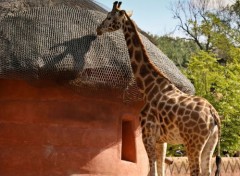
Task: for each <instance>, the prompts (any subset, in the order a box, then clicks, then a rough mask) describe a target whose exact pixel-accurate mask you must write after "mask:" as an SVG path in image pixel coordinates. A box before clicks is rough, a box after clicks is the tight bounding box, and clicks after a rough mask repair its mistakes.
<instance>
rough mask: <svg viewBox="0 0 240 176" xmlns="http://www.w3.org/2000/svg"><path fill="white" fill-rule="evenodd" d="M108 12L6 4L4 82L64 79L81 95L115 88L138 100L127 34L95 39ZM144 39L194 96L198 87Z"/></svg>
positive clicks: (72, 4)
mask: <svg viewBox="0 0 240 176" xmlns="http://www.w3.org/2000/svg"><path fill="white" fill-rule="evenodd" d="M105 13H106V11H105V10H104V8H101V6H99V5H98V4H96V3H95V2H94V1H86V0H68V1H63V0H51V1H50V0H43V1H33V0H32V1H31V0H25V1H17V0H16V1H14V0H5V1H3V2H1V3H0V17H1V19H0V20H1V21H0V78H7V79H25V80H39V79H43V80H44V79H50V80H53V81H54V80H60V79H61V80H64V81H65V83H66V84H68V85H71V86H72V87H74V88H75V89H79V90H81V89H83V88H92V89H95V90H96V89H99V88H102V89H104V88H114V89H119V90H122V92H127V95H129V97H128V98H129V99H132V100H134V99H135V98H138V97H139V92H138V90H137V87H136V84H135V81H134V78H133V73H132V69H131V66H130V61H129V55H128V51H127V46H126V42H125V40H124V36H123V34H122V32H121V31H117V32H114V33H108V34H104V35H103V36H101V37H97V36H96V27H97V25H98V24H99V23H100V22H101V21H102V20H103V19H104V18H105V17H106V14H105ZM140 36H141V38H142V40H143V43H144V46H145V47H146V50H147V53H148V55H149V56H150V59H151V61H152V62H153V63H154V64H155V65H156V66H157V67H158V68H159V69H160V70H161V71H162V72H163V73H164V74H165V75H166V76H167V77H168V78H169V79H170V80H171V81H172V82H173V83H174V84H175V85H176V86H177V87H178V88H179V89H181V90H182V91H184V92H186V93H190V94H193V93H194V87H193V85H192V84H191V83H190V81H189V80H188V79H186V77H185V76H184V75H182V73H181V72H180V71H179V70H178V69H177V67H176V66H175V65H174V63H173V62H172V61H171V60H169V59H168V58H167V57H166V56H165V55H164V54H163V53H162V52H161V51H160V50H159V49H158V48H157V47H156V46H155V45H153V44H152V43H151V42H150V41H149V40H148V39H147V38H146V37H144V36H143V35H140ZM131 96H132V97H131Z"/></svg>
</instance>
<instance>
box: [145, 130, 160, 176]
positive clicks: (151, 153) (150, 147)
mask: <svg viewBox="0 0 240 176" xmlns="http://www.w3.org/2000/svg"><path fill="white" fill-rule="evenodd" d="M142 140H143V144H144V147H145V150H146V152H147V156H148V160H149V167H150V171H149V173H148V176H157V175H156V171H155V162H156V152H155V144H156V140H155V136H153V135H152V133H149V130H148V129H146V127H143V128H142Z"/></svg>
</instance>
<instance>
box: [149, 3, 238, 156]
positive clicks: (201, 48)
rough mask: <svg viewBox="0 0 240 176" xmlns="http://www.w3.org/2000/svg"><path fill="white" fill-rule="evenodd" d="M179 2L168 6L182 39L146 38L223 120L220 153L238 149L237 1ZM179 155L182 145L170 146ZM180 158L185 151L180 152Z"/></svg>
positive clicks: (171, 151)
mask: <svg viewBox="0 0 240 176" xmlns="http://www.w3.org/2000/svg"><path fill="white" fill-rule="evenodd" d="M195 2H196V1H193V0H189V1H183V0H179V1H178V2H177V3H176V4H173V6H172V12H173V15H174V17H175V18H176V19H177V20H178V21H179V30H181V31H183V32H185V34H186V39H182V38H171V37H168V36H161V37H160V36H154V35H149V36H151V37H152V39H153V40H154V41H155V42H156V45H157V46H158V47H159V48H160V49H161V50H162V51H163V52H164V53H165V54H166V55H167V56H168V57H169V58H170V59H172V60H173V61H174V62H175V64H176V65H177V66H179V67H180V68H182V70H183V72H184V73H185V74H186V76H187V77H188V78H189V79H190V80H191V81H192V83H193V84H194V86H195V88H196V94H197V95H199V96H201V97H204V98H206V99H207V100H208V101H209V102H210V103H211V104H212V105H213V106H214V107H215V108H216V109H217V111H218V112H219V114H220V115H221V116H222V136H221V150H222V151H228V153H230V155H233V154H234V153H235V152H236V151H238V150H240V48H239V47H240V30H239V29H240V0H236V1H235V3H234V4H232V5H231V6H227V7H223V6H221V3H220V2H221V1H218V2H219V4H216V5H217V7H218V8H211V7H209V4H208V2H209V1H208V0H199V1H197V2H198V3H197V4H196V3H195ZM169 149H170V150H169V151H168V154H169V155H177V154H176V151H183V148H182V146H175V147H174V146H170V147H169ZM183 153H184V152H183Z"/></svg>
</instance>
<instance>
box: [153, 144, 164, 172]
mask: <svg viewBox="0 0 240 176" xmlns="http://www.w3.org/2000/svg"><path fill="white" fill-rule="evenodd" d="M166 152H167V143H156V156H157V173H158V176H165V158H166Z"/></svg>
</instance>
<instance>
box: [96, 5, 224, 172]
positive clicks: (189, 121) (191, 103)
mask: <svg viewBox="0 0 240 176" xmlns="http://www.w3.org/2000/svg"><path fill="white" fill-rule="evenodd" d="M120 6H121V2H118V1H116V2H114V3H113V8H112V11H111V12H109V13H108V14H107V17H106V19H105V20H103V21H102V23H101V24H100V25H99V26H98V27H97V35H102V34H103V33H106V32H113V31H116V30H118V29H122V31H123V33H124V36H125V40H126V45H127V48H128V52H129V56H130V61H131V67H132V70H133V74H134V77H135V80H136V83H137V86H138V88H139V91H140V92H141V93H142V94H143V96H144V102H145V104H144V106H143V108H142V110H141V112H140V116H139V120H140V124H141V128H142V140H143V143H144V146H145V149H146V152H147V155H148V159H149V166H150V171H149V173H148V175H149V176H156V175H158V176H164V175H165V171H164V167H165V166H164V165H165V164H164V160H165V155H166V143H171V144H183V145H184V146H185V148H186V151H187V156H188V161H189V168H190V175H191V176H200V175H202V176H209V175H210V174H211V166H210V165H211V158H212V155H213V152H214V149H215V147H216V145H217V144H218V154H217V157H216V164H217V171H216V172H215V176H218V175H219V169H220V162H221V158H220V118H219V115H218V113H217V111H216V110H215V109H214V107H213V106H212V105H211V104H210V103H209V102H208V101H207V100H205V99H203V98H201V97H197V96H193V95H188V94H185V93H183V92H182V91H180V90H179V89H178V88H177V87H176V86H175V85H174V84H173V83H171V81H170V80H169V79H168V78H167V77H166V76H165V75H164V73H162V72H161V71H159V70H158V69H157V68H156V66H155V65H154V64H153V63H152V62H151V60H150V59H149V57H148V54H147V52H146V50H145V48H144V45H143V43H142V41H141V38H140V36H139V34H138V32H137V28H136V26H135V24H134V22H133V21H132V20H131V19H130V17H131V14H129V13H126V11H124V10H121V9H120Z"/></svg>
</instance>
